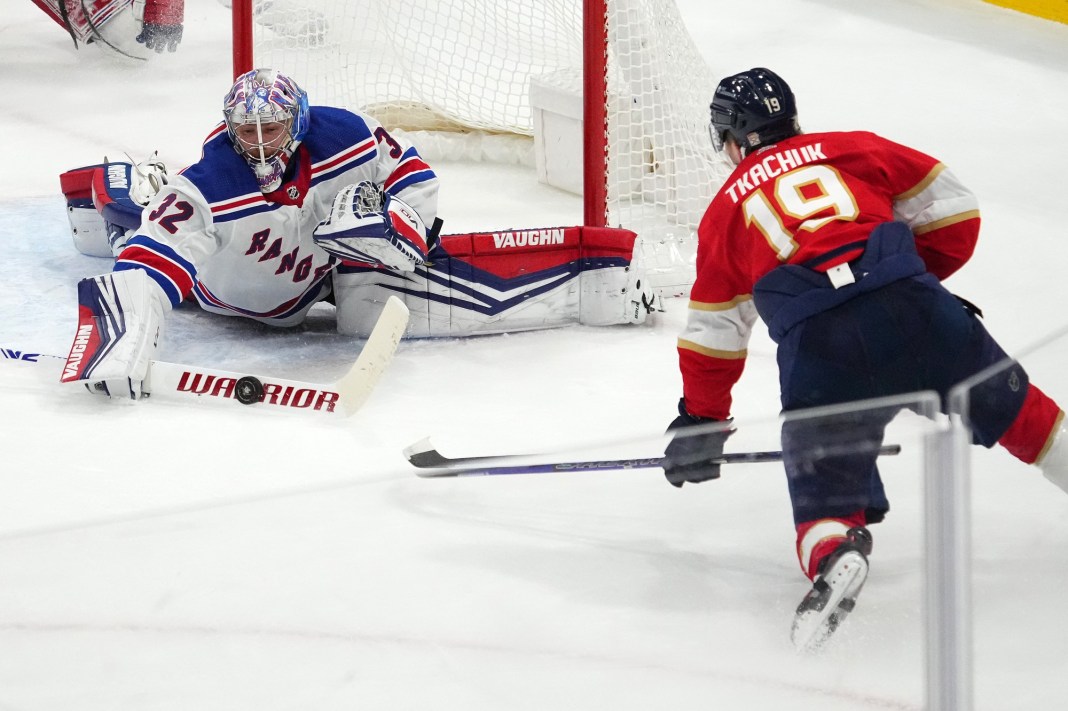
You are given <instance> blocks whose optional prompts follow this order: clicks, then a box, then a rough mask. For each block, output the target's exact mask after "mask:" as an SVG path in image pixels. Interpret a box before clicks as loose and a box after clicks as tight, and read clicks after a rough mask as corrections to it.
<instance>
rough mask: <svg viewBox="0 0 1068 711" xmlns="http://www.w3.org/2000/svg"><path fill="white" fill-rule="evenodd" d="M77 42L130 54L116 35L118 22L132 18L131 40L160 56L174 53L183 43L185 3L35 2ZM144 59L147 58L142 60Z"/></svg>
mask: <svg viewBox="0 0 1068 711" xmlns="http://www.w3.org/2000/svg"><path fill="white" fill-rule="evenodd" d="M33 2H34V4H35V5H37V6H38V7H39V8H41V9H42V10H44V12H45V13H46V14H47V15H48V16H49V17H51V18H52V19H53V20H55V21H56V23H57V24H58V25H59V26H60V27H62V28H63V29H64V30H66V31H67V32H68V33H69V34H70V36H71V38H72V39H73V40H74V44H75V46H77V44H78V43H79V42H81V43H83V44H88V43H89V42H94V41H97V42H99V43H101V44H103V45H105V46H108V47H111V48H112V49H114V50H115V51H117V52H119V53H120V54H127V55H128V54H129V50H130V46H129V44H128V43H126V42H125V41H124V40H125V39H126V38H124V37H120V36H118V35H117V34H115V31H114V28H115V26H117V25H120V24H122V21H121V20H120V19H119V18H122V17H123V16H124V15H126V14H128V13H129V14H131V15H132V18H133V21H135V22H136V28H137V29H136V32H137V34H136V36H133V37H132V39H134V40H136V41H137V42H139V43H140V44H143V45H144V46H145V47H146V48H147V49H150V50H153V51H155V52H157V53H159V52H163V50H165V49H166V50H168V51H171V52H173V51H175V50H176V49H178V44H179V43H180V42H181V41H182V22H183V19H184V16H185V0H33ZM139 58H140V59H144V57H139Z"/></svg>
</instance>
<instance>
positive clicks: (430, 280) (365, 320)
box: [334, 227, 658, 338]
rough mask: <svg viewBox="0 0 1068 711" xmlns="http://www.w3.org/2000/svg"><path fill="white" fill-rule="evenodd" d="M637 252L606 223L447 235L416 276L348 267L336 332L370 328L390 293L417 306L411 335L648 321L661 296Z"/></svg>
mask: <svg viewBox="0 0 1068 711" xmlns="http://www.w3.org/2000/svg"><path fill="white" fill-rule="evenodd" d="M633 250H634V233H633V232H629V231H627V230H619V229H609V228H602V229H598V228H585V227H568V228H548V229H542V230H512V231H507V232H498V233H486V234H463V235H446V236H443V237H442V238H441V241H440V243H439V245H438V246H437V247H435V249H434V251H433V253H432V254H431V264H429V265H428V266H425V267H420V268H418V269H417V270H416V271H415V273H413V274H398V273H396V272H386V271H382V270H380V269H378V270H376V269H372V268H368V267H366V266H360V265H354V264H351V263H349V264H343V265H342V266H341V267H340V268H339V269H338V273H337V274H336V275H335V277H334V286H335V293H336V304H337V319H338V330H339V331H341V332H342V333H347V334H351V335H366V334H367V332H368V329H369V328H370V326H371V325H372V324H373V322H374V316H375V315H376V314H377V313H378V310H379V308H380V304H381V303H382V302H384V301H385V299H386V298H388V296H390V295H391V294H396V295H399V296H402V298H403V299H404V302H405V305H406V306H407V307H408V309H409V311H410V312H411V319H410V320H409V324H408V332H407V334H406V335H407V336H408V337H414V338H426V337H456V336H471V335H479V334H492V333H508V332H515V331H529V330H538V329H548V328H557V327H560V326H567V325H571V324H577V323H581V324H586V325H597V326H604V325H614V324H625V323H642V322H643V321H645V319H646V317H647V314H648V313H649V311H650V310H655V308H656V304H657V303H658V297H657V295H656V294H655V293H654V291H653V290H652V289H651V288H649V287H648V286H647V285H646V282H645V280H644V279H643V276H642V271H641V269H640V267H638V266H634V265H633V264H632V261H631V258H632V256H633Z"/></svg>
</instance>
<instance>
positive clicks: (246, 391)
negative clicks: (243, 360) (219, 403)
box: [234, 375, 263, 405]
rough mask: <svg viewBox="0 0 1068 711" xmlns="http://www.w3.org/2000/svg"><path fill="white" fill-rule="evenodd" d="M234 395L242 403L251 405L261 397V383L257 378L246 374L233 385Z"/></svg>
mask: <svg viewBox="0 0 1068 711" xmlns="http://www.w3.org/2000/svg"><path fill="white" fill-rule="evenodd" d="M234 397H235V398H237V401H238V402H239V403H241V404H242V405H251V404H253V403H256V402H259V401H260V400H262V399H263V383H261V382H260V380H259V378H255V377H253V376H251V375H246V376H245V377H243V378H240V379H239V380H238V381H237V384H236V385H235V386H234Z"/></svg>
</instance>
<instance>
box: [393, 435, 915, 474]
mask: <svg viewBox="0 0 1068 711" xmlns="http://www.w3.org/2000/svg"><path fill="white" fill-rule="evenodd" d="M836 449H837V448H836ZM851 451H855V449H851ZM900 452H901V445H899V444H889V445H885V446H882V447H880V448H879V454H880V455H887V456H892V455H895V454H899V453H900ZM833 453H834V452H832V451H831V450H830V449H827V448H822V449H816V450H814V451H813V452H812V453H811V456H813V457H814V458H819V457H823V456H827V455H829V454H833ZM404 455H405V457H406V458H407V459H408V462H409V463H410V464H412V465H413V466H414V467H416V469H417V470H418V471H416V475H417V476H420V477H423V478H427V479H437V478H443V477H460V476H498V475H507V474H548V473H552V472H568V471H596V470H611V469H655V468H658V467H660V466H661V465H662V464H663V462H664V458H663V457H645V458H640V457H639V458H631V459H592V460H583V461H569V462H533V463H523V462H522V461H521V460H524V459H531V458H533V457H534V456H536V455H524V454H512V455H501V456H477V457H446V456H445V455H443V454H442V453H441V452H439V451H438V450H437V449H435V448H434V447H433V445H432V444H431V443H430V438H429V437H427V438H425V439H422V440H420V441H419V442H416V443H415V444H412V445H410V446H408V447H406V448H405V450H404ZM779 461H782V452H781V451H767V452H730V453H727V454H723V455H721V456H719V457H715V458H713V459H710V460H709V463H710V464H756V463H760V462H779Z"/></svg>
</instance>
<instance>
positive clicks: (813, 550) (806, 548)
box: [797, 510, 867, 580]
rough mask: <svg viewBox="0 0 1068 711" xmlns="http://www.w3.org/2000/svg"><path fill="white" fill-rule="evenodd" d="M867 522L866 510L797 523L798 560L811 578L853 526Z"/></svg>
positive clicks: (813, 577)
mask: <svg viewBox="0 0 1068 711" xmlns="http://www.w3.org/2000/svg"><path fill="white" fill-rule="evenodd" d="M865 523H867V519H866V517H865V515H864V511H863V510H861V511H857V512H856V513H853V514H850V515H849V516H842V517H838V518H821V519H817V520H815V521H805V522H804V523H799V524H797V560H798V562H799V563H800V564H801V570H802V571H803V572H804V573H805V575H807V576H808V579H809V580H815V579H816V576H817V575H818V574H819V569H820V563H822V562H823V559H824V558H826V557H827V556H829V555H830V554H831V553H833V552H834V551H835V549H836V548H838V546H839V545H840V544H841V543H842V541H843V540H845V538H846V533H847V532H848V531H849V529H851V528H855V527H857V526H863V525H864V524H865Z"/></svg>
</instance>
